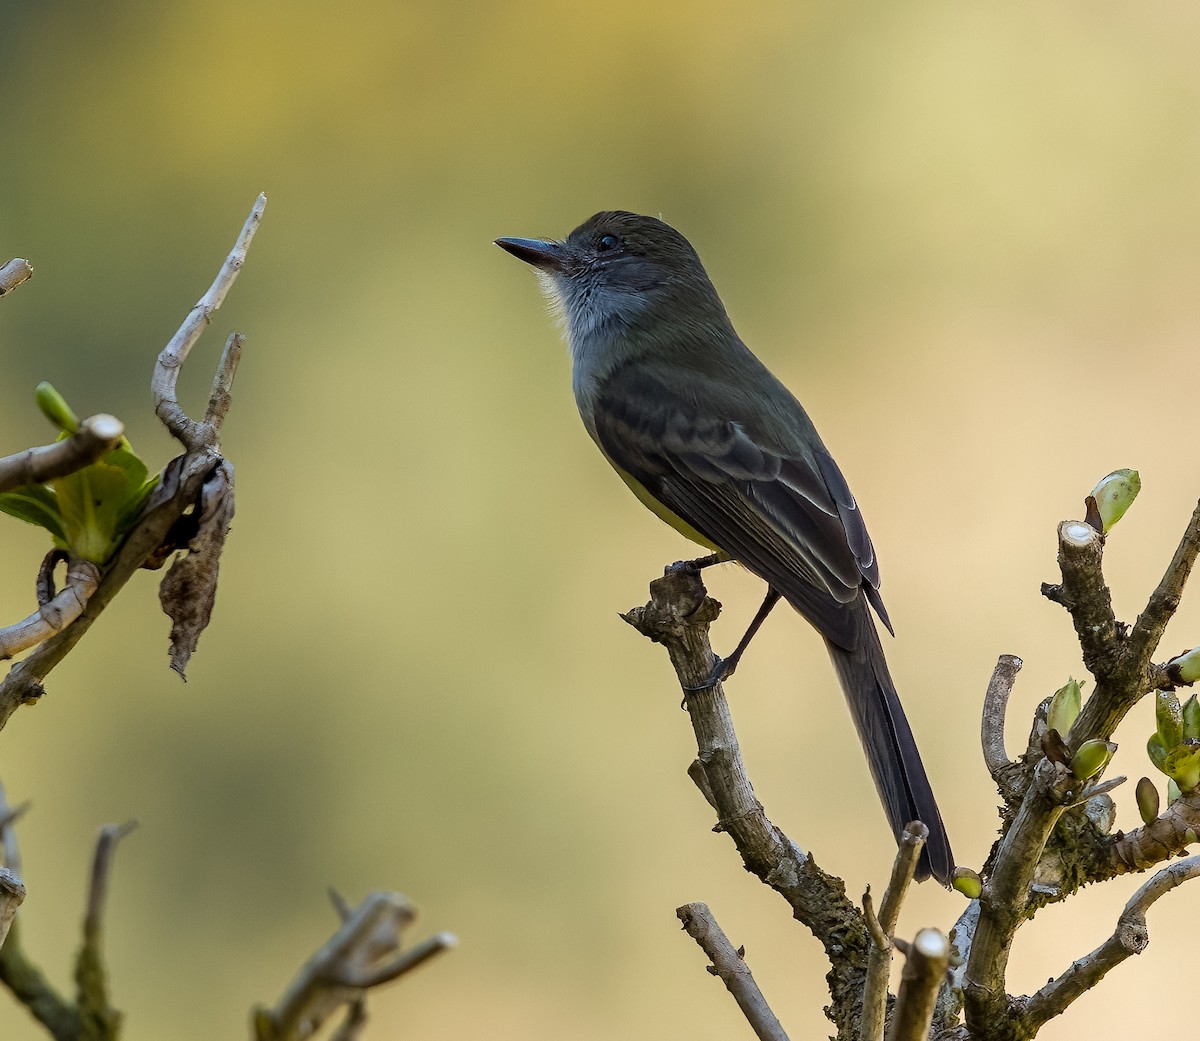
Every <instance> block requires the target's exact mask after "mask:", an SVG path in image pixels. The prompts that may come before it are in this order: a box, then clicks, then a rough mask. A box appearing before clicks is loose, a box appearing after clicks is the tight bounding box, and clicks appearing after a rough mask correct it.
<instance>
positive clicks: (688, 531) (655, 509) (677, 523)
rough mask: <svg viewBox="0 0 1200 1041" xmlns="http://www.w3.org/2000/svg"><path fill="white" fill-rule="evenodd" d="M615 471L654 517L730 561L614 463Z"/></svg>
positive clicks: (709, 541)
mask: <svg viewBox="0 0 1200 1041" xmlns="http://www.w3.org/2000/svg"><path fill="white" fill-rule="evenodd" d="M609 462H610V463H612V460H611V459H610V460H609ZM613 469H614V470H616V471H617V473H618V474H620V476H621V480H622V481H624V482H625V483H626V484H627V485H629V490H630V491H631V492H633V494H634V495H636V496H637V497H638V501H639V502H641V504H642V505H643V506H645V507H646V509H648V510H649V511H650V512H651V513H653V514H654V516H656V517H657V518H658V519H659V520H662V521H666V523H667V524H669V525H671V527H672V528H674V529H675V530H676V531H677V532H679V534H680V535H683V536H685V537H686V538H689V539H691V540H692V541H693V542H695V543H697V544H699V545H701V546H704V547H705V548H706V549H710V550H712V551H713V552H714V553H719V554H720V555H721V556H722V557H725V558H726V559H729V554H727V553H726V552H725V551H724V550H723V549H722V548H721V547H720V546H718V545H717V544H716V543H715V542H712V541H711V540H710V539H707V538H705V537H704V536H703V535H701V534H700V532H698V531H697V530H696V529H695V528H693V527H692V526H691V525H690V524H689V523H688V522H687V521H685V520H684V519H683V518H682V517H680V516H678V515H677V514H675V513H673V512H672V511H671V510H669V509H667V507H666V506H664V505H663V504H662V503H661V502H659V501H658V500H657V499H656V498H655V497H654V496H653V495H651V494H650V492H649V491H647V490H646V487H645V485H643V484H642V483H641V482H640V481H638V480H637V479H636V478H634V477H631V476H630V475H629V474H627V473H626V472H625V471H624V470H622V469H621V468H620V467H619V466H617V465H616V464H615V463H613Z"/></svg>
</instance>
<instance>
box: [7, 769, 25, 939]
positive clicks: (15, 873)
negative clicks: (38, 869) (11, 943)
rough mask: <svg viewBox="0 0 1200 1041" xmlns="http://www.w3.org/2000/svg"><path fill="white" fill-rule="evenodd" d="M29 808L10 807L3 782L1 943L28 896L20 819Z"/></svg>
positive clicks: (21, 806)
mask: <svg viewBox="0 0 1200 1041" xmlns="http://www.w3.org/2000/svg"><path fill="white" fill-rule="evenodd" d="M28 809H29V803H27V802H26V803H22V804H21V805H20V806H17V807H13V808H10V807H9V805H8V799H7V797H6V795H5V793H4V786H3V785H2V784H0V947H3V946H4V938H5V937H6V936H8V931H9V929H10V928H11V927H12V924H13V919H14V918H15V917H16V914H17V908H18V907H20V906H21V904H22V903H23V902H24V900H25V883H24V882H23V881H22V880H21V855H20V853H19V851H18V849H17V831H16V829H15V828H14V827H13V825H14V824H15V823H16V821H17V819H18V818H19V817H21V815H22V814H24V813H25V812H26V810H28Z"/></svg>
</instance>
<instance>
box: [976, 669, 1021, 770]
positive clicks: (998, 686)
mask: <svg viewBox="0 0 1200 1041" xmlns="http://www.w3.org/2000/svg"><path fill="white" fill-rule="evenodd" d="M1023 664H1024V662H1022V661H1021V659H1020V658H1018V657H1017V656H1016V655H1015V654H1002V655H1000V658H999V660H998V661H997V662H996V668H995V669H994V670H993V671H992V678H991V681H990V682H989V683H988V688H987V693H986V694H985V695H984V697H983V722H982V725H981V734H980V737H981V740H982V741H983V761H984V763H985V764H986V765H987V768H988V773H990V774H991V775H992V780H994V781H995V782H996V783H997V784H1002V783H1003V782H1002V780H1001V778H1002V777H1003V775H1004V772H1005V771H1006V770H1007V769H1008V768H1009V767H1010V766H1011V765H1012V764H1011V763H1010V761H1009V758H1008V753H1007V752H1006V751H1005V749H1004V719H1005V715H1006V713H1007V712H1008V699H1009V697H1010V695H1011V694H1012V689H1013V684H1014V683H1016V681H1017V673H1018V672H1020V671H1021V666H1022V665H1023Z"/></svg>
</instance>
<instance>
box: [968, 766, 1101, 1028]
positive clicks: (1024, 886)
mask: <svg viewBox="0 0 1200 1041" xmlns="http://www.w3.org/2000/svg"><path fill="white" fill-rule="evenodd" d="M1077 783H1078V782H1076V781H1075V778H1074V776H1073V775H1072V774H1071V771H1070V770H1068V769H1067V767H1066V766H1064V765H1063V764H1062V763H1055V762H1051V761H1050V760H1049V759H1045V758H1043V759H1042V760H1041V761H1040V762H1039V763H1038V765H1037V767H1036V769H1035V770H1034V776H1033V783H1032V784H1031V785H1030V787H1029V790H1028V791H1027V792H1026V793H1025V797H1024V799H1023V800H1022V802H1021V807H1020V809H1019V810H1018V811H1017V816H1016V818H1015V819H1014V821H1013V823H1012V825H1011V826H1010V827H1009V829H1008V832H1007V834H1006V835H1005V836H1004V838H1003V839H1002V840H1001V842H1000V846H999V849H998V851H997V852H996V855H995V857H994V861H993V863H994V867H993V873H992V876H991V878H989V879H988V881H987V883H986V884H985V885H984V889H983V894H982V896H981V897H980V916H979V923H978V926H977V928H976V930H975V936H974V939H973V943H972V945H971V953H970V957H969V959H968V961H967V967H966V973H965V976H964V987H963V997H964V1000H965V1002H966V1014H967V1027H968V1029H970V1030H972V1031H976V1032H979V1033H981V1034H984V1032H985V1030H986V1027H987V1024H988V1023H992V1022H996V1021H997V1020H998V1019H999V1018H1001V1017H1002V1016H1004V1015H1007V1013H1008V995H1007V993H1006V991H1005V974H1006V971H1007V968H1008V957H1009V954H1010V952H1011V950H1012V942H1013V937H1014V935H1015V934H1016V931H1017V927H1018V926H1019V925H1020V924H1021V922H1022V920H1023V918H1024V914H1025V909H1026V905H1027V902H1028V899H1029V887H1030V884H1031V883H1032V882H1033V879H1034V873H1035V872H1036V870H1037V866H1038V861H1039V859H1040V858H1041V855H1042V851H1043V850H1044V849H1045V848H1046V842H1047V840H1048V839H1049V837H1050V833H1051V832H1052V831H1053V830H1054V825H1055V824H1056V823H1057V822H1058V819H1059V817H1060V816H1061V815H1062V813H1063V811H1064V809H1065V808H1066V804H1067V803H1068V802H1069V801H1070V793H1071V790H1072V789H1073V788H1074V787H1075V785H1076V784H1077Z"/></svg>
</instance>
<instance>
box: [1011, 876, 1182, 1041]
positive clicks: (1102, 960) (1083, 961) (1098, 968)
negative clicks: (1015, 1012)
mask: <svg viewBox="0 0 1200 1041" xmlns="http://www.w3.org/2000/svg"><path fill="white" fill-rule="evenodd" d="M1198 875H1200V857H1189V858H1188V859H1186V860H1179V861H1176V862H1175V863H1174V864H1172V865H1171V866H1170V867H1165V868H1163V869H1162V870H1161V871H1159V872H1158V873H1157V874H1156V875H1154V877H1153V878H1151V879H1150V880H1149V881H1148V882H1146V884H1145V885H1143V886H1142V887H1141V888H1140V889H1139V890H1138V891H1137V892H1136V893H1134V895H1133V896H1132V897H1131V898H1130V900H1129V902H1128V903H1127V904H1126V905H1125V910H1124V911H1123V912H1122V913H1121V916H1120V918H1119V919H1118V920H1117V927H1116V929H1115V930H1114V932H1113V934H1112V935H1111V936H1110V937H1109V938H1108V939H1107V940H1105V941H1104V943H1102V944H1101V945H1100V946H1099V947H1097V948H1096V949H1095V950H1094V951H1092V952H1091V953H1090V954H1087V955H1084V957H1082V958H1080V959H1079V960H1078V961H1076V962H1073V963H1072V964H1071V967H1070V968H1069V969H1067V971H1066V972H1064V973H1063V974H1062V975H1061V976H1059V977H1058V978H1057V979H1054V980H1051V981H1050V982H1049V983H1047V984H1046V985H1045V986H1044V987H1043V988H1042V989H1041V990H1039V991H1038V992H1037V993H1036V994H1034V995H1032V996H1030V997H1028V998H1024V999H1019V1000H1020V1001H1021V1002H1022V1003H1023V1005H1024V1017H1023V1018H1024V1019H1025V1022H1026V1024H1027V1025H1028V1028H1029V1032H1028V1034H1027V1035H1026V1036H1029V1037H1032V1036H1033V1034H1034V1033H1036V1032H1037V1030H1038V1029H1039V1028H1040V1027H1041V1026H1042V1024H1043V1023H1045V1022H1046V1021H1047V1020H1049V1019H1052V1018H1054V1017H1055V1016H1057V1015H1060V1014H1061V1013H1062V1012H1064V1011H1065V1010H1066V1009H1067V1007H1068V1006H1069V1005H1070V1004H1071V1002H1073V1001H1074V1000H1075V999H1076V998H1078V997H1080V995H1082V994H1085V993H1087V991H1089V990H1091V989H1092V988H1093V987H1094V986H1096V984H1097V983H1099V982H1100V980H1101V979H1103V978H1104V976H1105V974H1107V973H1108V972H1109V970H1111V969H1113V968H1115V967H1116V966H1117V965H1120V964H1121V962H1123V961H1124V960H1125V959H1126V958H1128V957H1129V956H1130V955H1133V954H1141V953H1142V951H1144V950H1145V949H1146V947H1147V945H1148V944H1149V943H1150V934H1149V931H1148V929H1147V927H1146V911H1147V910H1148V909H1149V908H1150V905H1151V904H1153V903H1154V902H1155V901H1156V900H1157V899H1158V898H1159V897H1161V896H1163V895H1164V894H1165V893H1168V892H1170V891H1171V890H1172V889H1174V888H1175V887H1176V886H1178V885H1182V884H1183V883H1184V882H1186V881H1187V880H1188V879H1190V878H1196V877H1197V876H1198Z"/></svg>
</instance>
